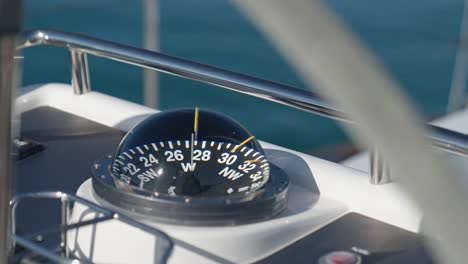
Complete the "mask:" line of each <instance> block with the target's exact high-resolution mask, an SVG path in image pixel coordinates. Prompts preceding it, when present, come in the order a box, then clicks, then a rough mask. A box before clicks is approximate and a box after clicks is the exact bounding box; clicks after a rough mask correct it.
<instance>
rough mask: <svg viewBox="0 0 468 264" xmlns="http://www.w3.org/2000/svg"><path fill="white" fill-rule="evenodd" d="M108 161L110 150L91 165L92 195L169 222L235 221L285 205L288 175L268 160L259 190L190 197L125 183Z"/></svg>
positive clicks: (277, 210)
mask: <svg viewBox="0 0 468 264" xmlns="http://www.w3.org/2000/svg"><path fill="white" fill-rule="evenodd" d="M112 162H113V154H110V155H107V156H106V157H104V158H102V159H100V160H98V161H97V162H95V163H94V165H93V168H92V185H93V190H94V193H95V194H96V196H97V197H96V198H98V200H100V201H101V202H103V203H106V204H107V205H109V206H111V207H114V208H115V209H117V210H123V211H125V212H126V213H131V214H134V215H136V216H140V217H145V218H149V219H154V220H156V221H160V222H165V223H171V224H187V225H237V224H243V223H250V222H255V221H261V220H265V219H269V218H271V217H273V216H275V215H277V214H279V213H280V212H282V211H283V210H284V209H285V208H286V203H287V190H288V185H289V179H288V177H287V175H286V174H285V172H284V171H282V170H281V169H280V168H278V167H277V166H275V165H274V164H272V163H270V164H269V165H270V178H269V180H268V182H267V183H266V184H265V186H264V187H263V188H261V189H259V190H256V191H253V192H250V193H246V194H242V193H240V194H237V195H226V196H221V197H191V196H171V195H167V194H157V195H154V194H150V193H149V192H147V191H144V190H141V189H138V188H136V187H134V186H131V185H128V184H127V183H125V182H123V181H121V180H119V179H118V178H116V177H114V176H113V174H112V171H111V170H112V168H111V167H112ZM124 186H125V188H123V187H124Z"/></svg>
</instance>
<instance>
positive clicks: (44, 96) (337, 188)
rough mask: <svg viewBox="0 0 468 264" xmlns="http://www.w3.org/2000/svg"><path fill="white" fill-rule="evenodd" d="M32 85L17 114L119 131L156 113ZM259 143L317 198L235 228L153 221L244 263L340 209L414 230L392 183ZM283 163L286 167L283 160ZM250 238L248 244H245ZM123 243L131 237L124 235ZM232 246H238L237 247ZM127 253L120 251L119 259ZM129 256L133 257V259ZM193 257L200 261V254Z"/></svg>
mask: <svg viewBox="0 0 468 264" xmlns="http://www.w3.org/2000/svg"><path fill="white" fill-rule="evenodd" d="M34 88H35V89H34V90H32V88H31V89H29V90H28V92H27V93H25V94H23V95H21V96H20V97H19V98H18V99H17V109H18V110H19V112H22V111H26V110H29V109H33V108H36V107H39V106H51V107H55V108H57V109H60V110H62V111H65V112H68V113H72V114H75V115H78V116H81V117H84V118H87V119H90V120H92V121H95V122H98V123H101V124H103V125H107V126H111V127H115V128H118V129H121V130H124V131H127V130H129V129H130V128H132V127H133V126H134V125H136V124H138V122H140V121H141V120H142V119H143V118H144V117H146V116H148V115H149V114H153V113H156V112H157V111H156V110H154V109H149V108H147V107H144V106H140V105H137V104H134V103H130V102H127V101H124V100H121V99H117V98H114V97H112V96H108V95H104V94H101V93H98V92H90V93H88V94H85V95H80V96H76V95H74V94H73V92H72V89H71V87H70V86H69V85H65V84H47V85H43V86H37V87H34ZM261 144H262V146H263V147H264V148H265V149H278V150H284V151H287V152H289V153H292V154H294V155H296V156H299V157H300V158H301V159H302V160H304V161H305V162H306V163H307V166H308V167H309V168H310V170H311V171H312V173H313V178H314V180H315V182H316V184H317V186H318V189H319V190H320V199H318V201H317V202H316V203H314V204H313V206H311V207H310V208H307V210H303V211H302V212H300V213H297V212H296V214H294V213H292V214H290V215H289V216H282V217H278V218H275V219H272V220H269V221H265V222H262V223H257V224H249V225H242V226H235V227H182V226H170V225H162V224H156V223H153V224H154V225H156V226H158V227H160V228H161V229H163V230H164V231H166V232H167V233H169V234H170V235H171V236H174V237H176V238H177V239H179V240H182V241H185V242H187V243H191V244H194V245H197V246H198V247H201V248H203V249H205V250H206V251H209V252H212V253H214V254H220V255H221V256H223V257H224V258H227V259H229V260H230V261H234V262H250V261H254V260H257V259H261V258H262V257H265V256H267V255H268V254H271V253H272V252H274V251H276V250H278V249H280V248H283V247H285V246H287V245H288V244H290V243H292V242H294V241H296V240H298V239H300V238H301V237H303V236H305V235H307V234H309V233H310V232H313V231H314V230H316V229H317V228H320V227H321V226H323V225H326V224H327V223H329V222H330V221H332V220H333V219H335V218H337V217H339V216H340V215H342V214H344V213H345V212H357V213H361V214H364V215H367V216H369V217H372V218H375V219H377V220H380V221H384V222H387V223H390V224H393V225H396V226H399V227H401V228H404V229H407V230H410V231H417V230H418V229H419V225H420V220H421V213H420V212H419V210H418V209H417V207H416V206H415V205H414V204H413V202H412V201H411V199H410V198H409V197H407V195H406V194H405V193H404V191H402V190H401V188H400V187H399V186H398V184H396V183H392V184H385V185H379V186H376V185H371V184H370V183H369V175H368V174H367V173H365V172H363V171H360V170H356V169H353V168H349V167H347V166H343V165H340V164H336V163H332V162H328V161H325V160H322V159H319V158H315V157H312V156H309V155H306V154H303V153H299V152H295V151H291V150H287V149H285V148H281V147H278V146H276V145H273V144H270V143H266V142H261ZM283 165H284V166H287V161H286V162H285V163H284V164H283ZM90 166H91V164H90ZM302 180H304V179H300V177H298V178H296V179H294V180H293V179H292V180H291V184H292V188H291V195H290V202H289V204H288V208H294V207H295V206H298V205H299V204H300V201H301V200H303V198H304V197H307V195H311V194H313V193H312V191H310V190H308V189H307V188H301V187H298V186H302V185H301V181H302ZM78 195H79V196H81V197H83V198H86V199H89V200H92V201H95V199H94V197H93V196H92V192H91V187H90V184H89V182H86V183H84V184H83V185H82V186H81V187H80V189H79V191H78ZM301 208H303V209H304V208H305V207H303V206H302V207H301ZM80 213H81V212H80V211H79V209H78V208H77V209H75V210H74V214H73V216H74V217H77V216H78V215H79V214H80ZM286 214H288V212H286ZM100 225H101V224H100ZM102 230H103V231H102V232H103V233H102V236H99V237H96V239H97V240H96V243H98V244H99V245H100V246H99V247H100V248H99V250H100V252H103V253H102V254H112V255H115V254H118V253H119V252H121V251H119V250H116V248H113V247H112V246H108V248H106V247H104V246H103V245H104V244H106V243H111V242H112V241H113V238H112V235H113V234H118V233H120V235H121V234H122V233H123V232H124V230H125V229H121V228H120V227H118V226H107V227H106V226H105V227H103V229H102ZM125 232H126V231H125ZM83 234H84V235H83ZM130 234H131V232H129V236H130ZM82 235H83V236H84V238H83V239H84V240H83V241H81V240H79V242H81V243H80V247H86V243H87V242H86V240H88V241H89V239H87V238H86V232H85V231H83V233H82ZM228 238H229V239H228ZM135 239H136V240H138V239H139V238H135ZM142 239H144V238H142ZM250 240H251V243H250V242H248V241H250ZM129 241H133V240H132V239H131V238H130V237H129ZM132 243H136V242H132ZM101 247H102V248H101ZM237 248H239V249H238V250H237ZM96 252H97V251H95V254H96ZM241 252H242V253H241ZM127 253H128V252H126V254H127ZM99 254H101V253H99ZM193 254H194V253H193V252H190V251H187V250H185V249H182V248H180V247H176V249H175V251H174V254H173V256H172V257H171V262H174V263H184V262H187V261H188V260H190V262H196V260H197V257H194V256H193ZM127 255H128V254H127ZM127 255H125V254H124V256H123V257H125V256H127ZM143 255H144V254H143ZM143 255H142V256H143ZM104 257H105V256H104ZM144 259H145V260H148V259H151V256H149V255H146V256H144ZM132 260H133V262H134V261H135V259H134V258H132ZM142 260H143V259H142ZM198 260H200V262H203V263H206V259H204V258H200V259H198Z"/></svg>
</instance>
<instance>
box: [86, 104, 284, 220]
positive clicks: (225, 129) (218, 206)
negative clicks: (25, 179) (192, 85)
mask: <svg viewBox="0 0 468 264" xmlns="http://www.w3.org/2000/svg"><path fill="white" fill-rule="evenodd" d="M93 176H94V177H93V186H94V190H95V192H96V193H97V194H98V196H100V197H101V198H103V199H104V200H105V201H106V202H109V203H110V204H111V205H114V206H117V207H119V208H122V209H125V210H130V211H132V212H135V213H138V214H140V215H141V214H143V215H145V216H151V217H155V218H157V219H160V220H165V221H170V222H176V223H188V224H190V223H195V224H235V223H241V222H247V221H252V220H258V219H265V218H269V217H271V216H273V215H276V214H277V213H279V212H281V211H282V210H283V209H284V207H285V205H286V191H287V186H288V178H287V176H286V175H285V174H284V172H282V171H281V170H280V169H279V168H278V167H276V166H274V165H273V164H271V163H269V162H268V159H267V158H266V157H265V153H264V151H263V149H262V147H261V146H260V144H259V143H258V141H257V140H256V139H255V137H254V136H253V135H252V134H250V133H249V132H248V130H247V129H245V128H244V127H243V126H242V125H241V124H239V123H238V122H236V121H235V120H233V119H231V118H229V117H227V116H225V115H223V114H220V113H216V112H213V111H207V110H199V109H198V108H195V109H180V110H172V111H165V112H161V113H158V114H155V115H153V116H150V117H149V118H147V119H146V120H144V121H143V122H142V123H140V124H139V125H137V126H136V127H135V128H133V129H132V130H131V131H129V132H128V133H127V135H126V136H125V137H124V138H123V139H122V142H121V143H120V145H119V147H118V149H117V151H116V153H115V154H113V155H108V156H107V157H106V158H104V159H102V160H100V161H98V162H96V163H95V165H94V167H93Z"/></svg>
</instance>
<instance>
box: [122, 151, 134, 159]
mask: <svg viewBox="0 0 468 264" xmlns="http://www.w3.org/2000/svg"><path fill="white" fill-rule="evenodd" d="M123 154H124V155H125V156H127V157H128V158H129V159H131V158H132V156H130V155H128V153H127V152H124V153H123Z"/></svg>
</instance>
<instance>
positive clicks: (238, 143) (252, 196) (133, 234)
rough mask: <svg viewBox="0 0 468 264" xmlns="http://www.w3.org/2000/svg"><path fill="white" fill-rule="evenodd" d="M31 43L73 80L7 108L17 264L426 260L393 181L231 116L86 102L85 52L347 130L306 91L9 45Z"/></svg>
mask: <svg viewBox="0 0 468 264" xmlns="http://www.w3.org/2000/svg"><path fill="white" fill-rule="evenodd" d="M36 45H54V46H59V47H66V48H68V49H69V50H70V52H71V54H72V63H73V65H72V66H73V69H72V76H73V78H72V79H73V82H72V85H71V86H70V85H66V84H46V85H37V86H34V87H27V88H25V91H26V92H25V93H24V94H22V95H20V96H19V97H18V98H17V100H16V108H17V109H18V111H19V112H20V113H21V123H22V128H21V137H20V139H19V140H17V141H15V145H16V146H17V149H18V153H19V155H18V157H17V161H16V165H17V174H18V184H17V186H18V187H17V193H19V195H18V196H16V197H15V198H14V199H13V200H12V203H11V204H12V222H13V226H12V237H13V241H14V243H12V245H11V248H12V258H13V259H14V261H15V262H27V261H38V262H42V261H44V262H47V261H46V259H48V260H52V261H55V262H67V261H73V263H75V262H83V263H89V262H93V263H94V262H96V263H116V262H119V263H161V262H163V263H164V262H169V263H188V262H190V263H285V262H295V263H320V264H324V263H329V264H338V263H340V264H348V263H349V264H352V263H435V261H434V258H433V257H432V256H431V255H430V254H429V253H428V251H427V248H426V246H425V240H424V238H423V237H422V236H421V235H420V234H419V231H420V228H421V221H422V213H421V211H420V209H419V208H418V207H417V206H416V205H415V203H414V202H413V201H412V199H410V198H409V197H408V196H407V195H406V193H405V192H404V191H403V190H402V188H401V187H400V186H399V184H397V183H395V182H390V183H387V184H381V185H374V184H371V183H370V182H369V175H368V173H366V172H363V171H359V170H355V169H352V168H349V167H346V166H343V165H340V164H336V163H332V162H329V161H325V160H322V159H319V158H316V157H312V156H309V155H306V154H304V153H298V152H295V151H292V150H289V149H285V148H282V147H279V146H276V145H273V144H270V143H267V142H263V141H260V140H258V139H256V138H255V135H252V134H251V133H250V132H249V130H248V128H246V127H244V126H243V125H242V124H240V123H239V122H237V121H236V120H234V119H232V118H231V117H230V116H229V113H217V112H213V111H210V110H208V109H199V108H197V107H194V108H190V109H174V110H169V111H162V112H160V111H158V110H154V109H150V108H147V107H144V106H141V105H137V104H134V103H131V102H127V101H124V100H121V99H118V98H115V97H112V96H109V95H105V94H101V93H98V92H94V91H91V90H90V85H89V76H88V69H87V63H86V55H87V54H93V55H96V56H100V57H105V58H109V59H113V60H118V61H123V62H127V63H130V64H134V65H141V66H144V67H146V68H153V69H157V70H159V71H162V72H166V73H170V74H174V75H178V76H182V77H185V78H191V79H195V80H198V81H203V82H208V83H211V84H214V85H216V86H220V87H224V88H227V89H230V90H234V91H237V92H241V93H244V94H248V95H253V96H256V97H260V98H263V99H267V100H272V101H275V102H280V103H283V104H286V105H289V106H292V107H296V108H299V109H302V110H305V111H309V112H313V113H318V114H321V115H326V116H329V117H332V118H335V119H339V120H348V118H347V117H346V116H345V115H343V114H342V113H341V112H340V111H338V110H336V109H334V108H332V107H330V106H329V105H327V104H326V103H324V102H323V101H321V100H320V99H319V98H318V97H316V96H315V95H314V94H312V93H310V92H307V91H305V90H300V89H297V88H293V87H289V86H285V85H281V84H277V83H273V82H269V81H266V80H261V79H257V78H254V77H249V76H245V75H241V74H237V73H233V72H229V71H225V70H222V69H217V68H214V67H210V66H205V65H201V64H197V63H193V62H189V61H186V60H182V59H179V58H174V57H170V56H166V55H163V54H159V53H153V52H149V51H145V50H140V49H136V48H132V47H127V46H124V45H120V44H116V43H111V42H107V41H102V40H98V39H93V38H88V37H84V36H80V35H74V34H66V33H62V32H57V31H34V32H29V33H28V34H26V35H24V39H23V41H22V42H21V45H20V47H22V48H25V47H31V46H36ZM433 131H434V132H433V133H432V134H431V135H430V136H431V137H432V138H433V140H434V142H435V146H436V147H437V148H438V149H442V150H447V151H450V152H451V153H455V154H460V155H465V153H468V150H467V148H466V147H465V146H468V144H467V145H464V143H466V142H465V141H467V140H466V137H464V136H463V135H461V134H459V133H456V132H453V131H448V130H446V129H444V128H435V127H434V130H433ZM377 171H378V170H377ZM376 173H378V172H376ZM377 176H378V175H377ZM374 179H375V178H374ZM372 182H374V183H383V182H375V181H372ZM51 190H52V191H51ZM57 245H58V247H57ZM13 253H14V254H13Z"/></svg>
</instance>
